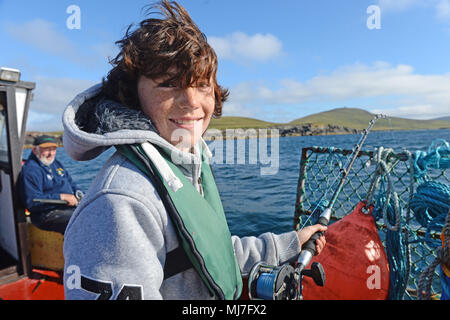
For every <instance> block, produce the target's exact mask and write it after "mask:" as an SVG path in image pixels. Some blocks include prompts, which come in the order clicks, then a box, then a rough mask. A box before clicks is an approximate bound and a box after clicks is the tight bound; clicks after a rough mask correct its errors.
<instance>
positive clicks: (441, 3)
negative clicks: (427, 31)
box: [378, 0, 450, 21]
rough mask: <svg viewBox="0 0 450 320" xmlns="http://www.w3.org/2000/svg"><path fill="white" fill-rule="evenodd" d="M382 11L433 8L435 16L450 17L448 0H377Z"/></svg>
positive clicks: (449, 1) (444, 18)
mask: <svg viewBox="0 0 450 320" xmlns="http://www.w3.org/2000/svg"><path fill="white" fill-rule="evenodd" d="M378 5H379V6H380V8H381V10H382V13H385V12H401V11H406V10H409V9H412V8H433V9H434V10H435V14H436V17H437V18H438V19H440V20H443V21H446V20H449V19H450V0H378Z"/></svg>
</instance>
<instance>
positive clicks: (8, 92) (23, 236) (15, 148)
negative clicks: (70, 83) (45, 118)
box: [0, 81, 35, 276]
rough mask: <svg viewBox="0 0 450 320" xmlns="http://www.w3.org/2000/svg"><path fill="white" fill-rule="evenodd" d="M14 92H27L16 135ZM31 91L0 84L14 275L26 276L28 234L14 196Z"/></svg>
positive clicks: (31, 85)
mask: <svg viewBox="0 0 450 320" xmlns="http://www.w3.org/2000/svg"><path fill="white" fill-rule="evenodd" d="M16 88H23V89H26V90H27V98H26V101H25V106H24V113H23V117H22V125H21V132H20V134H19V132H18V123H17V105H16ZM34 88H35V84H34V83H32V82H23V81H20V82H16V83H12V82H6V81H0V95H3V98H1V99H5V100H6V101H3V103H2V104H3V106H4V108H5V111H6V112H5V115H6V131H7V144H8V160H9V166H8V168H5V167H4V166H2V167H1V168H0V169H1V170H3V171H5V172H7V173H8V174H9V176H10V179H11V180H10V183H11V186H12V196H13V199H12V200H13V207H14V225H15V229H16V230H15V231H16V241H17V248H18V251H19V252H18V256H19V258H20V259H19V261H18V266H17V271H18V273H19V274H24V275H26V276H29V275H31V273H32V267H31V256H30V247H29V239H28V231H27V224H26V216H25V209H24V208H21V207H20V205H19V201H18V197H17V194H16V192H15V190H16V186H17V180H18V177H19V174H20V170H21V169H22V150H23V145H24V142H25V132H26V122H27V118H28V110H29V106H30V102H31V99H32V90H33V89H34Z"/></svg>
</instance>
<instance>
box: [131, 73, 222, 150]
mask: <svg viewBox="0 0 450 320" xmlns="http://www.w3.org/2000/svg"><path fill="white" fill-rule="evenodd" d="M137 87H138V88H137V89H138V96H139V101H140V104H141V108H142V111H143V112H144V113H145V114H146V115H147V116H149V117H150V119H151V120H152V122H153V124H154V125H155V127H156V128H157V129H158V131H159V133H160V135H161V137H163V138H164V139H165V140H167V141H168V142H170V143H171V144H172V145H174V146H175V147H177V148H178V149H180V150H181V151H185V152H191V151H192V147H193V146H194V145H195V144H197V142H198V141H199V139H200V138H201V136H202V135H203V133H204V132H205V130H206V129H207V128H208V125H209V122H210V120H211V116H212V114H213V112H214V106H215V95H214V90H213V85H212V81H209V82H207V81H204V82H201V81H200V82H199V83H197V84H196V85H195V86H192V87H187V88H180V87H177V85H176V84H173V83H170V82H168V81H167V80H166V79H150V78H147V77H145V76H141V77H140V78H139V80H138V85H137Z"/></svg>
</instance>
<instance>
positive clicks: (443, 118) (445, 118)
mask: <svg viewBox="0 0 450 320" xmlns="http://www.w3.org/2000/svg"><path fill="white" fill-rule="evenodd" d="M433 120H443V121H450V116H447V117H440V118H436V119H433Z"/></svg>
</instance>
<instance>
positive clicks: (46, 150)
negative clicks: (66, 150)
mask: <svg viewBox="0 0 450 320" xmlns="http://www.w3.org/2000/svg"><path fill="white" fill-rule="evenodd" d="M32 151H33V153H34V155H35V156H36V157H37V158H38V159H39V160H40V161H41V162H42V163H43V164H44V165H46V166H49V165H51V164H52V163H53V161H55V157H56V147H37V146H33V149H32Z"/></svg>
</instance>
